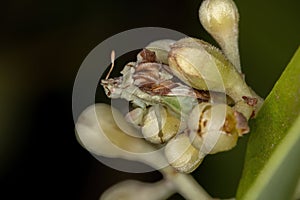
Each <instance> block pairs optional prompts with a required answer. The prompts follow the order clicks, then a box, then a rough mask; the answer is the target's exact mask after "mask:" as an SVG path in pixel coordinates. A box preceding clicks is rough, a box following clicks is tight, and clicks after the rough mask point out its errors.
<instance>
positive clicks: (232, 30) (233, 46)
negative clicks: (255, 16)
mask: <svg viewBox="0 0 300 200" xmlns="http://www.w3.org/2000/svg"><path fill="white" fill-rule="evenodd" d="M199 18H200V22H201V24H202V25H203V27H204V28H205V29H206V31H207V32H209V33H210V34H211V35H212V36H213V38H214V39H215V40H216V41H217V42H218V43H219V45H220V46H221V48H222V50H223V52H224V53H225V55H226V56H227V57H228V59H229V60H230V61H231V62H232V64H233V65H234V66H235V67H236V68H237V70H238V71H239V72H240V73H241V66H240V57H239V50H238V22H239V13H238V10H237V7H236V5H235V3H234V2H233V1H232V0H205V1H203V2H202V4H201V6H200V9H199Z"/></svg>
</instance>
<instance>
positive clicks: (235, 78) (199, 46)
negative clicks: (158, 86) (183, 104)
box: [169, 38, 253, 119]
mask: <svg viewBox="0 0 300 200" xmlns="http://www.w3.org/2000/svg"><path fill="white" fill-rule="evenodd" d="M169 67H170V69H171V70H172V72H173V73H174V74H175V75H176V76H177V77H178V78H180V79H181V80H182V81H183V82H185V83H186V84H188V85H190V86H192V87H193V88H196V89H199V90H209V91H216V92H221V93H225V94H227V95H228V96H229V97H231V98H232V99H233V100H234V102H235V103H237V102H244V100H243V96H246V97H250V98H251V97H252V93H251V90H250V89H249V87H248V86H247V84H246V83H245V81H244V79H243V77H242V76H241V75H240V73H238V71H237V70H236V69H235V67H234V66H233V65H232V64H231V63H230V62H229V61H228V60H227V58H226V57H225V56H224V55H223V54H222V52H220V51H219V50H218V49H217V48H215V47H213V46H212V45H210V44H208V43H206V42H204V41H201V40H198V39H194V38H184V39H181V40H179V41H177V42H176V43H174V44H173V45H172V46H171V51H170V52H169ZM246 106H247V105H246ZM248 107H250V109H249V110H247V109H243V111H245V113H243V112H242V114H244V116H246V117H247V119H248V117H249V116H251V113H252V110H253V106H251V105H248Z"/></svg>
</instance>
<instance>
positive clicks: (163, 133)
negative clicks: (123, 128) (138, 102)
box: [142, 104, 180, 144]
mask: <svg viewBox="0 0 300 200" xmlns="http://www.w3.org/2000/svg"><path fill="white" fill-rule="evenodd" d="M143 120H144V121H143V126H142V133H143V135H144V137H145V139H146V140H148V141H150V142H152V143H155V144H160V143H165V142H166V141H169V140H170V139H171V138H172V137H174V136H175V135H176V134H177V133H178V131H179V129H180V120H179V119H178V118H176V117H175V116H174V115H172V114H171V113H170V112H169V111H168V110H167V109H166V108H164V107H163V106H161V105H158V104H156V105H154V106H151V107H150V108H149V109H148V113H147V114H146V115H145V116H144V119H143Z"/></svg>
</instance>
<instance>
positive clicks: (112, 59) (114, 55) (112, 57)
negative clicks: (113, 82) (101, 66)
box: [105, 50, 116, 80]
mask: <svg viewBox="0 0 300 200" xmlns="http://www.w3.org/2000/svg"><path fill="white" fill-rule="evenodd" d="M115 57H116V54H115V51H114V50H112V51H111V54H110V60H111V67H110V69H109V71H108V73H107V75H106V77H105V80H107V79H108V78H109V76H110V74H111V72H112V70H113V68H114V66H115Z"/></svg>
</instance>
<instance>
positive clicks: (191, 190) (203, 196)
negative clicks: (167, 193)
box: [160, 166, 213, 200]
mask: <svg viewBox="0 0 300 200" xmlns="http://www.w3.org/2000/svg"><path fill="white" fill-rule="evenodd" d="M160 171H161V173H162V174H164V176H165V178H166V179H167V180H170V181H171V182H172V183H173V184H174V186H175V188H176V189H177V192H178V193H179V194H181V195H182V196H183V197H184V198H185V199H187V200H212V199H213V198H212V197H211V196H210V195H209V194H208V193H207V192H206V191H205V190H204V189H203V188H202V187H201V186H200V185H199V184H198V182H197V181H196V180H195V179H194V178H193V177H192V176H191V175H189V174H184V173H178V172H176V171H175V170H174V169H173V168H172V167H170V166H169V167H166V168H163V169H161V170H160Z"/></svg>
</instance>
